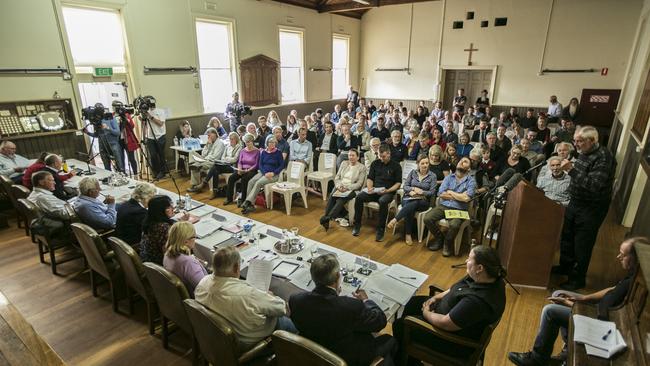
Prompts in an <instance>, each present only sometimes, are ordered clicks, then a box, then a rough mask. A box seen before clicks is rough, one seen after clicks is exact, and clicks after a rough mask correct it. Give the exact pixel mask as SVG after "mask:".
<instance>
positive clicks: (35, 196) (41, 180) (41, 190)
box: [27, 171, 70, 220]
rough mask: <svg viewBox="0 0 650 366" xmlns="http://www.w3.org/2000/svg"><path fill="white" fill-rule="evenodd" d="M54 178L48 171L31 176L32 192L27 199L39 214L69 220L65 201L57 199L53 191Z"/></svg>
mask: <svg viewBox="0 0 650 366" xmlns="http://www.w3.org/2000/svg"><path fill="white" fill-rule="evenodd" d="M55 184H56V183H55V182H54V177H53V176H52V173H50V172H49V171H39V172H36V173H34V174H33V175H32V186H33V187H34V190H33V191H32V193H30V194H29V196H28V197H27V199H28V200H29V201H30V202H32V203H33V204H35V205H36V207H38V208H39V209H40V210H41V212H42V213H43V214H44V215H45V216H47V217H50V218H53V219H57V220H69V219H70V214H69V213H68V210H67V209H66V208H65V201H64V200H62V199H60V198H57V197H56V196H55V195H54V193H53V191H54V186H55Z"/></svg>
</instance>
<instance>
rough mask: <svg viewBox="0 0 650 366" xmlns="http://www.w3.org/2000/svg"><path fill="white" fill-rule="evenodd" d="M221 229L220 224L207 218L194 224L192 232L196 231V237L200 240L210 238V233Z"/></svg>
mask: <svg viewBox="0 0 650 366" xmlns="http://www.w3.org/2000/svg"><path fill="white" fill-rule="evenodd" d="M220 227H221V223H220V222H218V221H216V220H214V219H212V218H209V217H205V218H203V220H201V221H199V222H198V223H196V224H194V230H195V231H196V237H197V238H199V239H201V238H205V237H206V236H210V235H211V234H212V233H214V232H215V231H217V230H219V228H220Z"/></svg>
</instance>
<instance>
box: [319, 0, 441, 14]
mask: <svg viewBox="0 0 650 366" xmlns="http://www.w3.org/2000/svg"><path fill="white" fill-rule="evenodd" d="M425 1H438V0H368V2H369V3H370V4H369V5H364V4H361V3H357V2H355V1H348V2H345V3H338V4H331V5H322V6H318V7H317V10H318V12H319V13H340V12H346V11H351V10H369V9H372V8H377V7H380V6H386V5H399V4H411V3H421V2H425Z"/></svg>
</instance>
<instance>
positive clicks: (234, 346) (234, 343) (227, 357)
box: [183, 299, 239, 366]
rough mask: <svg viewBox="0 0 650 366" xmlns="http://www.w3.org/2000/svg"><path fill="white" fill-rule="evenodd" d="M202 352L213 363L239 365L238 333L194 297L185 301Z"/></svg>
mask: <svg viewBox="0 0 650 366" xmlns="http://www.w3.org/2000/svg"><path fill="white" fill-rule="evenodd" d="M183 302H184V305H185V311H186V312H187V316H188V318H189V319H190V323H191V324H192V329H193V331H194V337H195V338H196V340H197V342H198V343H199V348H200V349H201V354H202V355H203V357H204V358H205V360H206V361H208V362H209V363H211V364H213V365H227V366H231V365H232V366H234V365H237V364H238V362H237V359H238V358H239V351H238V349H239V341H238V340H237V334H235V331H234V330H233V329H232V327H230V325H229V324H228V322H226V321H225V320H224V319H223V318H222V317H220V316H219V315H217V313H215V312H214V311H212V310H210V309H208V308H206V307H205V306H203V305H201V303H199V302H198V301H196V300H194V299H186V300H184V301H183Z"/></svg>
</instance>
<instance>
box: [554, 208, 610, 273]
mask: <svg viewBox="0 0 650 366" xmlns="http://www.w3.org/2000/svg"><path fill="white" fill-rule="evenodd" d="M609 202H610V200H609V199H606V200H602V201H595V202H580V201H574V200H571V202H569V206H568V207H567V208H566V211H565V212H564V226H562V239H561V241H560V266H562V267H563V268H564V269H568V270H574V271H573V273H571V274H570V279H571V280H575V281H584V280H585V277H586V276H587V269H589V262H590V261H591V252H592V250H593V249H594V245H595V244H596V238H597V237H598V229H599V228H600V225H601V224H602V223H603V220H605V216H607V211H608V209H609ZM574 267H575V268H574Z"/></svg>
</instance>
